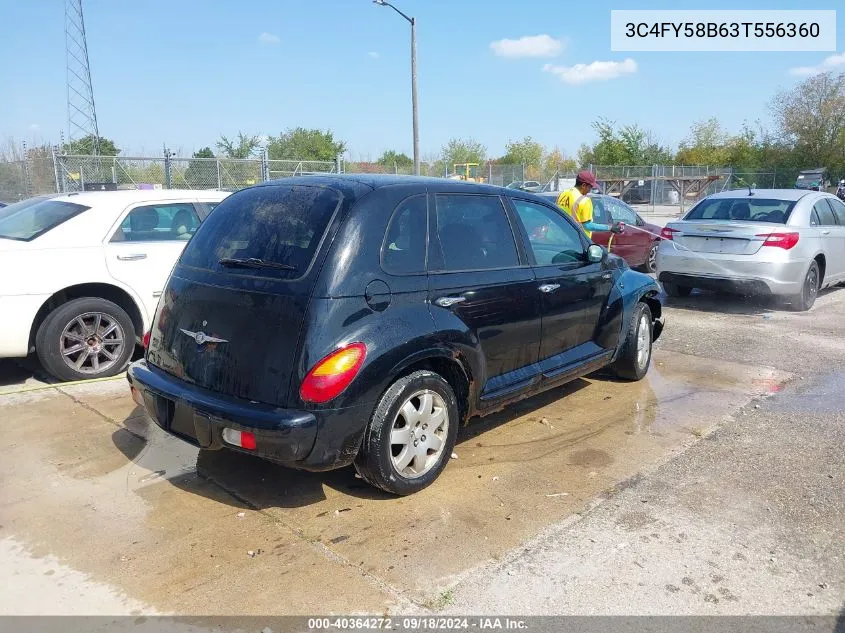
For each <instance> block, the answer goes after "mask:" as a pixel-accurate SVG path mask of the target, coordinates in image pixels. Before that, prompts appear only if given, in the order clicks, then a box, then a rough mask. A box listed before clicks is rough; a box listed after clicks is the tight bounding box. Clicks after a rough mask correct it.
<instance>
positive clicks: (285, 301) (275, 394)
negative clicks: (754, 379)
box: [128, 175, 662, 494]
mask: <svg viewBox="0 0 845 633" xmlns="http://www.w3.org/2000/svg"><path fill="white" fill-rule="evenodd" d="M660 316H661V302H660V288H659V286H658V284H657V283H656V282H655V281H654V280H653V279H651V278H650V277H648V276H647V275H643V274H640V273H637V272H634V271H632V270H631V269H629V268H628V266H627V265H626V264H625V263H624V261H623V260H622V259H620V258H618V257H616V256H613V255H608V253H607V252H606V251H604V250H603V249H602V248H601V247H600V246H597V245H594V244H591V243H590V241H589V239H588V238H587V236H586V235H585V234H584V232H583V231H582V230H581V228H580V227H579V226H577V225H576V224H575V223H574V222H573V221H572V220H571V219H570V218H569V217H568V216H567V215H566V214H565V213H563V212H562V211H560V210H559V209H558V208H557V207H555V206H554V205H553V204H550V203H549V202H547V201H546V200H544V199H542V198H540V197H537V196H534V195H533V194H531V193H527V192H524V191H519V190H514V189H504V188H500V187H493V186H487V185H477V184H473V183H465V182H454V181H449V180H445V179H436V178H418V177H409V176H370V175H343V176H340V175H331V176H304V177H295V178H289V179H286V180H282V181H275V182H268V183H265V184H262V185H258V186H255V187H250V188H248V189H244V190H242V191H239V192H237V193H234V194H233V195H231V196H229V197H228V198H226V200H224V201H223V202H222V203H221V204H220V205H219V206H218V207H217V208H215V209H214V211H213V212H212V213H211V215H210V216H209V217H208V219H207V220H205V222H203V224H202V225H201V226H200V228H199V229H198V231H197V232H196V234H195V235H194V237H193V239H191V241H190V242H189V243H188V245H187V246H186V248H185V250H184V252H183V254H182V256H181V258H180V260H179V262H178V263H177V265H176V267H175V268H174V270H173V272H172V273H171V276H170V279H169V281H168V283H167V286H166V288H165V291H164V293H163V294H162V297H161V299H160V302H159V306H158V309H157V311H156V315H155V319H154V322H153V327H152V331H151V332H150V333H149V334H148V337H146V338H147V341H146V344H147V350H146V354H145V358H144V359H143V360H139V361H137V362H136V363H134V364H133V365H132V366H131V367H130V369H129V373H128V379H129V382H130V385H131V390H132V395H133V397H134V399H135V401H136V402H137V403H138V404H140V405H141V406H143V407H144V408H146V410H147V412H148V413H149V415H150V416H151V417H152V419H153V420H154V421H155V422H156V423H157V424H158V425H159V426H160V427H161V428H162V429H164V430H165V431H167V432H168V433H170V434H172V435H175V436H176V437H178V438H181V439H183V440H185V441H187V442H190V443H192V444H195V445H197V446H199V447H201V448H204V449H221V448H227V449H232V450H236V451H243V452H247V453H251V454H254V455H256V456H258V457H261V458H264V459H268V460H272V461H274V462H278V463H281V464H285V465H288V466H291V467H295V468H301V469H306V470H314V471H320V470H329V469H334V468H340V467H343V466H348V465H349V464H354V465H355V468H356V469H357V470H358V472H359V473H360V474H361V476H362V477H363V478H364V479H366V480H367V481H369V482H370V483H372V484H374V485H375V486H378V487H380V488H383V489H384V490H387V491H389V492H392V493H395V494H409V493H412V492H416V491H418V490H420V489H422V488H424V487H425V486H427V485H429V484H430V483H431V482H432V481H434V479H436V478H437V476H438V475H439V474H440V472H441V471H442V470H443V468H444V467H445V465H446V462H447V461H448V460H449V458H450V456H451V454H452V448H453V446H454V444H455V439H456V436H457V432H458V426H459V425H460V424H461V423H463V422H465V421H466V420H468V419H469V418H470V417H472V416H476V415H485V414H487V413H491V412H493V411H496V410H498V409H501V408H502V406H503V405H505V404H507V403H510V402H513V401H515V400H518V399H521V398H525V397H527V396H530V395H533V394H535V393H537V392H539V391H542V390H545V389H549V388H551V387H555V386H557V385H560V384H562V383H564V382H567V381H570V380H573V379H574V378H577V377H579V376H582V375H584V374H588V373H590V372H593V371H595V370H598V369H600V368H602V367H605V366H609V367H610V369H611V370H612V371H614V372H615V373H616V374H617V375H618V376H620V377H623V378H625V379H630V380H639V379H640V378H642V377H643V376H644V375H645V374H646V372H647V371H648V368H649V363H650V360H651V345H652V341H653V340H656V338H657V337H658V336H659V334H660V330H661V329H662V321H661V320H660Z"/></svg>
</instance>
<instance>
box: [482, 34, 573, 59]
mask: <svg viewBox="0 0 845 633" xmlns="http://www.w3.org/2000/svg"><path fill="white" fill-rule="evenodd" d="M490 48H492V49H493V52H494V53H496V55H499V56H500V57H554V56H555V55H558V54H560V52H561V51H562V50H563V42H561V41H560V40H556V39H555V38H553V37H551V36H550V35H545V34H543V35H526V36H524V37H520V38H519V39H518V40H497V41H495V42H490Z"/></svg>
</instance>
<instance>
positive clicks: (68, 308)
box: [0, 189, 229, 380]
mask: <svg viewBox="0 0 845 633" xmlns="http://www.w3.org/2000/svg"><path fill="white" fill-rule="evenodd" d="M228 195H229V194H228V193H226V192H221V191H178V190H172V189H170V190H143V191H134V190H133V191H98V192H84V193H69V194H61V195H51V196H40V197H36V198H31V199H29V200H24V201H23V202H18V203H16V204H12V205H9V206H7V207H3V208H2V209H0V358H19V357H24V356H27V355H28V354H29V353H30V352H32V351H33V350H34V351H35V352H36V353H37V354H38V358H39V359H40V361H41V364H42V365H43V366H44V368H45V369H46V370H47V371H48V372H49V373H50V374H52V375H53V376H55V377H56V378H58V379H60V380H80V379H85V378H94V377H101V376H111V375H114V374H117V373H119V372H121V371H123V369H125V368H126V365H127V364H128V363H129V360H130V359H131V357H132V353H133V351H134V349H135V344H136V343H137V342H138V341H140V340H141V338H142V337H143V333H144V332H146V331H147V330H148V329H149V325H150V323H151V321H152V318H153V314H154V313H155V309H156V305H157V303H158V298H159V296H160V295H161V290H162V288H163V287H164V285H165V283H166V281H167V278H168V276H169V275H170V271H171V270H172V268H173V266H174V265H175V263H176V260H177V259H178V258H179V255H180V254H181V253H182V249H183V248H184V247H185V244H186V243H187V241H188V240H189V239H190V238H191V236H192V235H193V233H194V231H196V229H197V227H198V226H199V224H200V222H201V221H202V220H203V219H205V217H206V216H207V215H208V214H209V213H210V212H211V210H212V209H213V208H214V207H215V206H216V205H217V204H219V203H220V202H221V201H222V200H223V199H224V198H225V197H226V196H228Z"/></svg>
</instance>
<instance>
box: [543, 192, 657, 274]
mask: <svg viewBox="0 0 845 633" xmlns="http://www.w3.org/2000/svg"><path fill="white" fill-rule="evenodd" d="M558 195H559V194H558V193H554V192H552V193H544V194H543V196H544V197H553V198H554V199H555V200H557V196H558ZM590 199H591V200H592V201H593V221H594V222H597V223H600V224H607V225H610V224H613V223H614V222H624V223H625V230H624V231H623V232H622V233H620V234H618V235H614V236H613V243H612V244H611V245H610V252H611V253H613V254H614V255H619V257H621V258H622V259H624V260H625V261H626V262H627V263H628V265H629V266H630V267H631V268H641V269H642V270H643V271H645V272H647V273H653V272H654V269H655V264H656V261H657V246H658V245H659V244H660V227H659V226H657V225H655V224H649V223H648V222H646V221H645V220H643V219H642V218H641V217H640V216H639V214H638V213H637V212H636V211H634V210H633V209H632V208H631V207H629V206H628V205H627V204H625V203H624V202H622V201H621V200H619V199H618V198H614V197H613V196H606V195H604V194H600V193H591V194H590ZM610 235H611V233H610V231H593V242H595V243H596V244H599V245H600V246H604V247H605V248H607V243H608V240H609V238H610Z"/></svg>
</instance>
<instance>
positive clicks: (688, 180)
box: [596, 174, 724, 211]
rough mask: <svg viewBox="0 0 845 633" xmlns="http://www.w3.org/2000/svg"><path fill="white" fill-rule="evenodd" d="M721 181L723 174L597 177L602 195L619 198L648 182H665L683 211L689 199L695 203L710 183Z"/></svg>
mask: <svg viewBox="0 0 845 633" xmlns="http://www.w3.org/2000/svg"><path fill="white" fill-rule="evenodd" d="M721 179H724V175H722V174H710V175H704V176H641V177H633V176H620V177H616V176H607V177H604V176H601V175H597V176H596V180H597V181H598V182H599V184H600V185H601V189H602V193H605V194H607V195H609V196H616V197H618V198H622V196H624V195H625V194H626V193H628V191H630V190H631V188H632V187H635V186H640V185H642V184H644V183H646V182H649V181H662V182H665V183H666V184H668V185H669V186H670V187H672V189H674V190H675V191H676V192H677V193H678V197H679V198H680V203H681V210H682V211H683V208H684V204H685V202H686V200H687V199H689V200H690V201H691V202H695V201H696V200H698V199H699V198H700V197H701V195H702V194H703V193H704V192H705V191H706V190H707V187H709V186H710V183H712V182H715V181H717V180H721Z"/></svg>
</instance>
